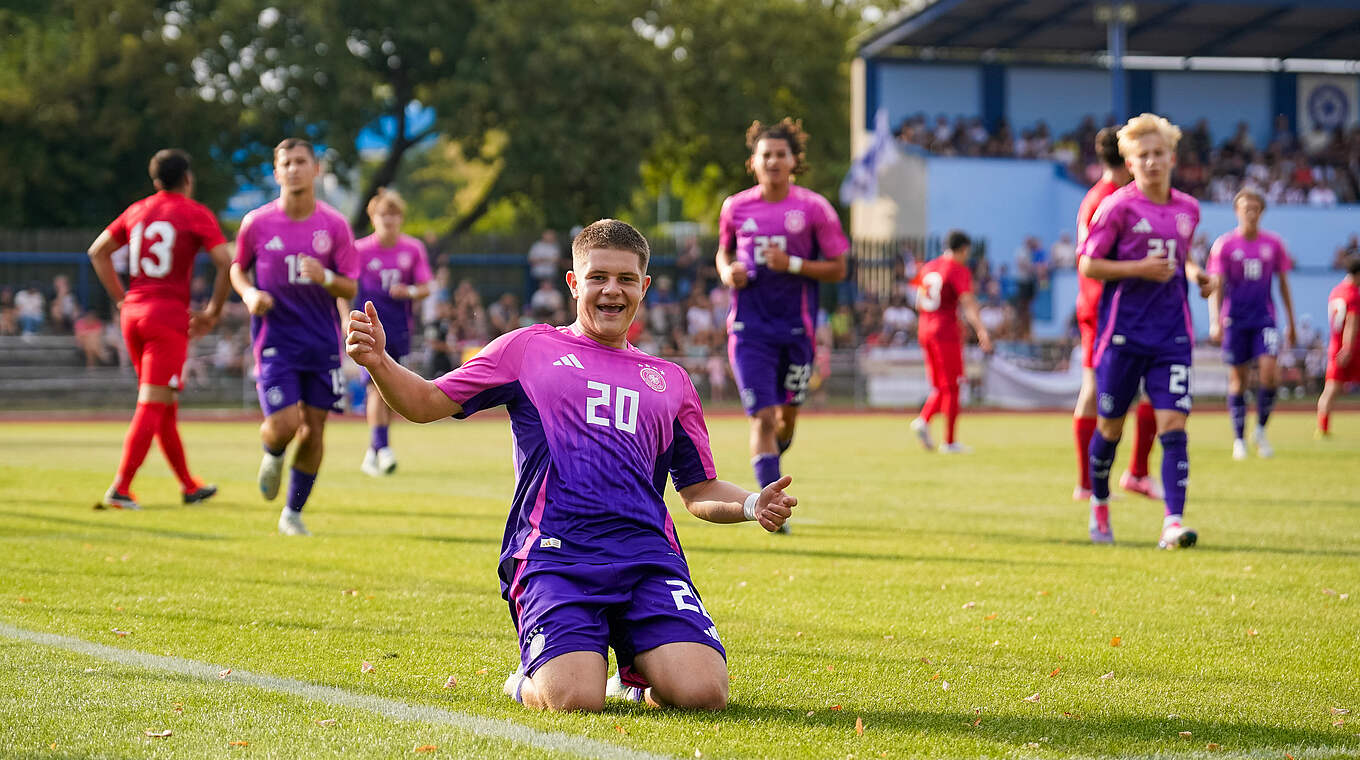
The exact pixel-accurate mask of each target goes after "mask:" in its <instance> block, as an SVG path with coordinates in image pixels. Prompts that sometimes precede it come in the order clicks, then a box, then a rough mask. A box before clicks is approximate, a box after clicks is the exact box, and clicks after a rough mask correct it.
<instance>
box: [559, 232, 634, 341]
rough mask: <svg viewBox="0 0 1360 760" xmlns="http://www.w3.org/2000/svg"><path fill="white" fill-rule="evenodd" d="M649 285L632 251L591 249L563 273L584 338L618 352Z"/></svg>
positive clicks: (625, 339)
mask: <svg viewBox="0 0 1360 760" xmlns="http://www.w3.org/2000/svg"><path fill="white" fill-rule="evenodd" d="M651 282H652V278H651V277H648V276H647V274H646V273H645V272H643V271H642V260H641V258H640V257H639V256H638V255H637V253H635V252H633V251H621V250H615V249H611V248H594V249H591V250H590V251H589V252H587V253H586V256H585V260H584V261H581V262H579V263H578V264H576V265H575V267H574V268H573V269H572V271H570V272H568V273H567V286H568V287H570V288H571V295H572V297H573V298H575V299H576V323H577V324H578V325H579V326H580V328H581V332H583V333H585V335H586V337H588V338H590V339H592V340H595V341H598V342H600V343H603V344H605V345H607V346H613V347H615V348H622V347H623V346H624V344H625V343H626V342H627V338H628V327H629V326H630V325H632V324H633V316H634V315H636V314H637V310H638V306H639V305H640V304H641V303H642V297H643V295H645V294H646V293H647V286H648V285H650V284H651Z"/></svg>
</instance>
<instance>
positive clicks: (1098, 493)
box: [1087, 430, 1119, 501]
mask: <svg viewBox="0 0 1360 760" xmlns="http://www.w3.org/2000/svg"><path fill="white" fill-rule="evenodd" d="M1118 446H1119V441H1118V440H1113V441H1107V440H1105V436H1103V435H1101V434H1100V431H1099V430H1097V431H1096V434H1095V435H1093V436H1091V447H1090V448H1089V449H1087V454H1088V456H1090V457H1091V495H1092V496H1094V497H1096V498H1097V499H1100V500H1101V501H1104V500H1105V499H1108V498H1110V466H1111V465H1113V464H1114V451H1115V449H1116V448H1117V447H1118Z"/></svg>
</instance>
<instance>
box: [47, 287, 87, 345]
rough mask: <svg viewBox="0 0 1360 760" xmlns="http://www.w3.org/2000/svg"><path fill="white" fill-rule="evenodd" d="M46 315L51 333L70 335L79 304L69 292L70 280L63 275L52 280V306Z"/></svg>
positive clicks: (77, 314)
mask: <svg viewBox="0 0 1360 760" xmlns="http://www.w3.org/2000/svg"><path fill="white" fill-rule="evenodd" d="M48 314H49V316H50V317H51V320H52V331H53V332H56V333H60V334H62V335H69V334H71V331H72V330H73V329H74V328H75V324H76V318H77V317H78V316H80V304H79V303H77V302H76V294H75V293H73V292H71V278H70V277H67V276H66V275H64V274H59V275H57V276H55V277H53V278H52V304H51V307H50V308H49V309H48Z"/></svg>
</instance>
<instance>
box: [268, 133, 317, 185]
mask: <svg viewBox="0 0 1360 760" xmlns="http://www.w3.org/2000/svg"><path fill="white" fill-rule="evenodd" d="M320 173H321V166H320V164H318V163H317V161H316V156H313V155H312V152H311V151H310V150H307V149H306V148H304V147H302V146H300V145H298V146H294V147H292V148H289V149H288V150H280V151H276V152H275V153H274V181H275V182H278V183H279V188H280V189H282V190H283V191H284V192H285V193H297V192H305V191H307V190H310V189H311V187H312V183H314V182H316V177H317V175H318V174H320Z"/></svg>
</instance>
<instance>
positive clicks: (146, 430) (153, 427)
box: [113, 401, 166, 493]
mask: <svg viewBox="0 0 1360 760" xmlns="http://www.w3.org/2000/svg"><path fill="white" fill-rule="evenodd" d="M165 410H166V405H165V404H158V403H155V402H151V401H139V402H137V411H136V412H134V413H133V414H132V423H131V424H130V425H128V431H127V437H126V438H124V439H123V458H122V460H121V461H119V462H118V475H117V477H116V479H115V480H114V481H113V490H115V491H117V492H118V493H127V492H128V487H129V486H131V485H132V478H133V477H135V476H136V475H137V470H138V469H140V468H141V466H142V462H144V461H146V452H147V451H148V450H149V449H150V448H151V439H153V438H155V437H156V431H157V430H158V429H160V426H161V418H162V417H164V416H165Z"/></svg>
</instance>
